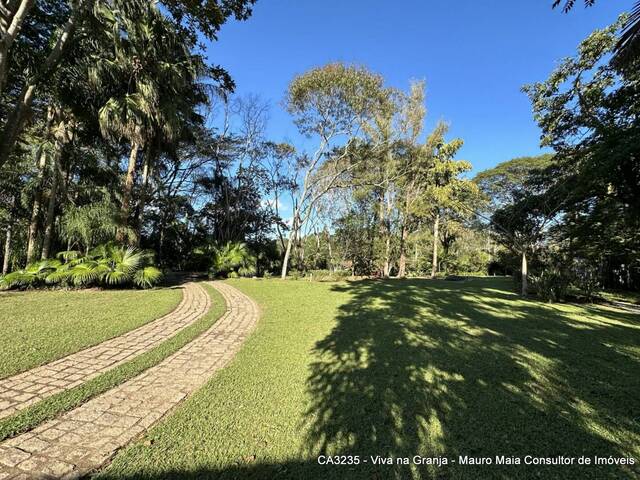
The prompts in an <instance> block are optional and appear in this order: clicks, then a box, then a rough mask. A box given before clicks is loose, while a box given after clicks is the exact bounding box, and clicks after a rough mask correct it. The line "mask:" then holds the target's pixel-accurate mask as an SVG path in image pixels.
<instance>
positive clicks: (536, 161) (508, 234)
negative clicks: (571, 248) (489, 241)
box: [473, 154, 561, 296]
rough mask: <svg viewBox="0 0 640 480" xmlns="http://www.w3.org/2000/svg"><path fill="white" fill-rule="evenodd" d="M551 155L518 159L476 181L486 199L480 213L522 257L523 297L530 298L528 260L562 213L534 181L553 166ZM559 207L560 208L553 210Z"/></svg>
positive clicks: (501, 239) (521, 278) (487, 172)
mask: <svg viewBox="0 0 640 480" xmlns="http://www.w3.org/2000/svg"><path fill="white" fill-rule="evenodd" d="M553 159H554V156H553V155H551V154H544V155H539V156H536V157H518V158H514V159H512V160H508V161H506V162H502V163H499V164H498V165H496V166H495V167H493V168H490V169H488V170H485V171H483V172H480V173H479V174H478V175H476V177H475V178H474V179H473V181H474V182H475V183H476V184H477V185H478V187H479V189H480V191H481V192H482V194H483V195H484V205H483V207H481V208H480V209H479V211H478V213H479V215H480V216H481V218H482V219H483V220H489V226H490V227H491V229H492V231H493V233H494V236H495V238H496V239H497V240H498V242H500V243H501V244H502V245H504V246H506V247H507V248H508V249H509V250H511V251H513V252H514V253H515V254H516V255H518V256H519V257H520V282H521V294H522V295H523V296H526V295H527V292H528V277H529V271H528V270H529V268H528V267H529V257H530V254H531V253H532V251H533V250H535V248H536V246H537V245H538V244H539V242H540V241H541V240H542V235H543V233H544V230H545V229H546V228H547V227H548V225H549V222H550V221H552V220H553V219H554V218H556V216H557V215H558V214H559V213H560V208H561V207H560V205H555V206H554V205H552V204H551V203H549V202H547V201H546V200H547V199H544V198H543V197H541V196H539V195H540V193H541V192H540V190H534V189H533V187H532V180H533V179H534V177H535V176H536V175H538V174H540V173H541V172H542V171H544V170H545V169H547V168H549V167H551V166H552V165H553ZM554 207H557V208H554Z"/></svg>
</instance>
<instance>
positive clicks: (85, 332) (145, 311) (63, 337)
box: [0, 288, 182, 378]
mask: <svg viewBox="0 0 640 480" xmlns="http://www.w3.org/2000/svg"><path fill="white" fill-rule="evenodd" d="M181 299H182V293H181V291H180V290H178V289H168V288H163V289H158V290H83V291H62V290H53V291H44V292H43V291H27V292H8V293H1V294H0V378H5V377H9V376H11V375H14V374H16V373H19V372H22V371H25V370H29V369H30V368H33V367H36V366H38V365H43V364H45V363H49V362H51V361H53V360H56V359H58V358H61V357H64V356H66V355H69V354H71V353H74V352H77V351H79V350H82V349H84V348H87V347H90V346H93V345H96V344H98V343H101V342H103V341H105V340H108V339H110V338H113V337H117V336H118V335H122V334H123V333H125V332H128V331H129V330H133V329H135V328H138V327H140V326H141V325H144V324H145V323H148V322H150V321H152V320H154V319H156V318H158V317H160V316H162V315H164V314H166V313H168V312H170V311H171V310H173V309H174V308H175V307H176V306H177V305H178V303H179V302H180V300H181Z"/></svg>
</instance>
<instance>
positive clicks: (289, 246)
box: [280, 234, 293, 280]
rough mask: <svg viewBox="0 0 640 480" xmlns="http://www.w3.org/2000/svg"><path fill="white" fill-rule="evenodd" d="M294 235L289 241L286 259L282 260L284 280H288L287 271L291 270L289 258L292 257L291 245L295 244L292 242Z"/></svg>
mask: <svg viewBox="0 0 640 480" xmlns="http://www.w3.org/2000/svg"><path fill="white" fill-rule="evenodd" d="M292 235H293V234H291V235H290V236H289V239H288V240H287V249H286V250H285V253H284V259H283V260H282V272H281V274H280V278H282V279H283V280H284V279H285V278H287V269H288V268H289V257H290V256H291V245H292V243H293V241H292V240H291V237H292Z"/></svg>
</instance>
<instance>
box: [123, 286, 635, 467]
mask: <svg viewBox="0 0 640 480" xmlns="http://www.w3.org/2000/svg"><path fill="white" fill-rule="evenodd" d="M402 285H403V288H399V285H398V282H397V281H359V282H352V283H349V284H347V285H344V284H340V285H336V286H335V287H334V290H336V291H339V292H345V293H347V294H348V295H349V296H350V297H349V298H350V301H348V302H347V303H346V304H344V305H343V306H342V307H341V308H340V311H339V314H338V319H337V324H336V326H335V328H334V329H333V331H332V332H331V333H330V334H329V335H328V336H327V337H326V338H324V339H323V340H321V341H319V342H318V343H317V344H316V346H315V348H314V350H313V352H312V355H313V358H314V361H313V363H312V365H311V372H310V376H309V378H308V384H307V388H308V390H309V393H310V398H311V403H310V404H309V405H308V410H307V415H306V419H305V423H304V425H301V429H304V431H306V432H307V442H306V445H307V446H306V449H305V451H304V452H301V455H300V456H301V458H304V459H308V460H303V461H300V462H298V461H296V460H293V461H291V462H289V463H279V464H246V465H238V466H237V467H233V468H230V469H225V470H223V471H214V470H212V471H195V472H174V473H166V474H164V475H163V476H162V478H184V479H196V478H221V479H231V478H234V479H235V478H237V479H245V478H249V479H250V478H255V479H258V478H259V479H267V478H291V479H328V478H334V479H369V480H370V479H380V480H383V479H389V478H415V479H418V478H470V479H471V478H474V479H475V478H499V479H512V478H576V479H577V478H580V479H582V478H616V479H618V478H638V476H639V475H640V470H639V469H638V466H637V465H636V466H635V467H619V466H618V467H594V466H590V467H576V466H574V467H533V466H516V467H513V466H497V465H492V466H462V465H458V464H456V465H451V464H450V465H448V466H442V467H440V468H437V467H428V466H398V465H396V466H374V465H372V464H371V460H369V456H370V455H381V456H385V457H387V456H393V457H409V458H411V457H413V456H414V455H421V456H423V457H432V456H437V455H441V456H446V457H448V458H449V459H455V460H457V458H458V455H468V456H473V457H492V458H494V459H495V456H496V455H506V456H515V457H524V456H526V455H533V456H541V457H555V456H557V455H564V456H566V457H579V456H582V455H585V456H589V457H593V456H598V457H608V456H613V457H627V456H630V455H631V454H635V455H636V456H638V451H639V449H640V447H639V445H640V424H639V423H638V422H639V421H640V418H639V416H640V395H639V392H640V376H639V375H638V373H640V364H639V361H638V358H637V354H636V356H633V355H632V354H631V353H630V350H631V349H632V348H635V349H637V348H638V346H639V345H640V321H639V319H640V317H639V316H638V315H635V314H624V313H613V312H606V311H603V310H601V309H591V308H587V310H586V311H588V312H589V314H590V316H591V315H593V317H590V318H587V319H580V320H577V319H575V318H574V319H572V318H571V317H570V316H569V315H568V314H567V313H566V312H567V311H568V307H566V306H553V305H545V304H541V303H538V302H534V301H521V300H519V299H518V298H517V297H516V296H515V295H514V294H512V293H510V291H509V283H508V282H505V283H504V284H500V287H499V288H496V286H495V285H496V281H495V280H491V281H490V282H489V281H487V280H482V279H476V280H470V281H469V282H466V283H465V284H460V283H457V284H452V283H450V282H444V281H440V282H438V281H435V282H434V281H427V280H406V281H404V282H403V284H402ZM636 351H637V350H636ZM626 352H629V353H626ZM319 454H330V455H336V454H348V455H360V456H361V457H363V458H366V459H367V460H368V463H367V464H364V465H359V466H358V467H347V466H341V467H335V466H334V467H327V466H319V465H318V464H317V463H316V462H315V461H314V460H315V458H316V457H317V455H319ZM637 461H640V458H638V459H637ZM256 463H257V462H256ZM136 478H158V477H145V476H144V475H141V476H139V477H136Z"/></svg>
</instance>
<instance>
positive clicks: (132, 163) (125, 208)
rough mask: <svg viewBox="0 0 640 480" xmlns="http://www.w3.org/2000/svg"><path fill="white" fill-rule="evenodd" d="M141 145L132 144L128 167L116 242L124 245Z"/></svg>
mask: <svg viewBox="0 0 640 480" xmlns="http://www.w3.org/2000/svg"><path fill="white" fill-rule="evenodd" d="M139 148H140V147H139V145H138V144H137V143H136V142H133V143H132V144H131V153H130V155H129V164H128V166H127V176H126V177H125V181H124V190H123V192H122V206H121V208H120V221H121V222H122V223H121V226H120V227H119V228H118V232H117V234H116V241H117V242H119V243H122V242H124V241H125V238H126V236H127V227H128V225H129V213H130V211H131V197H132V195H133V184H134V182H135V173H136V162H137V160H138V149H139Z"/></svg>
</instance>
